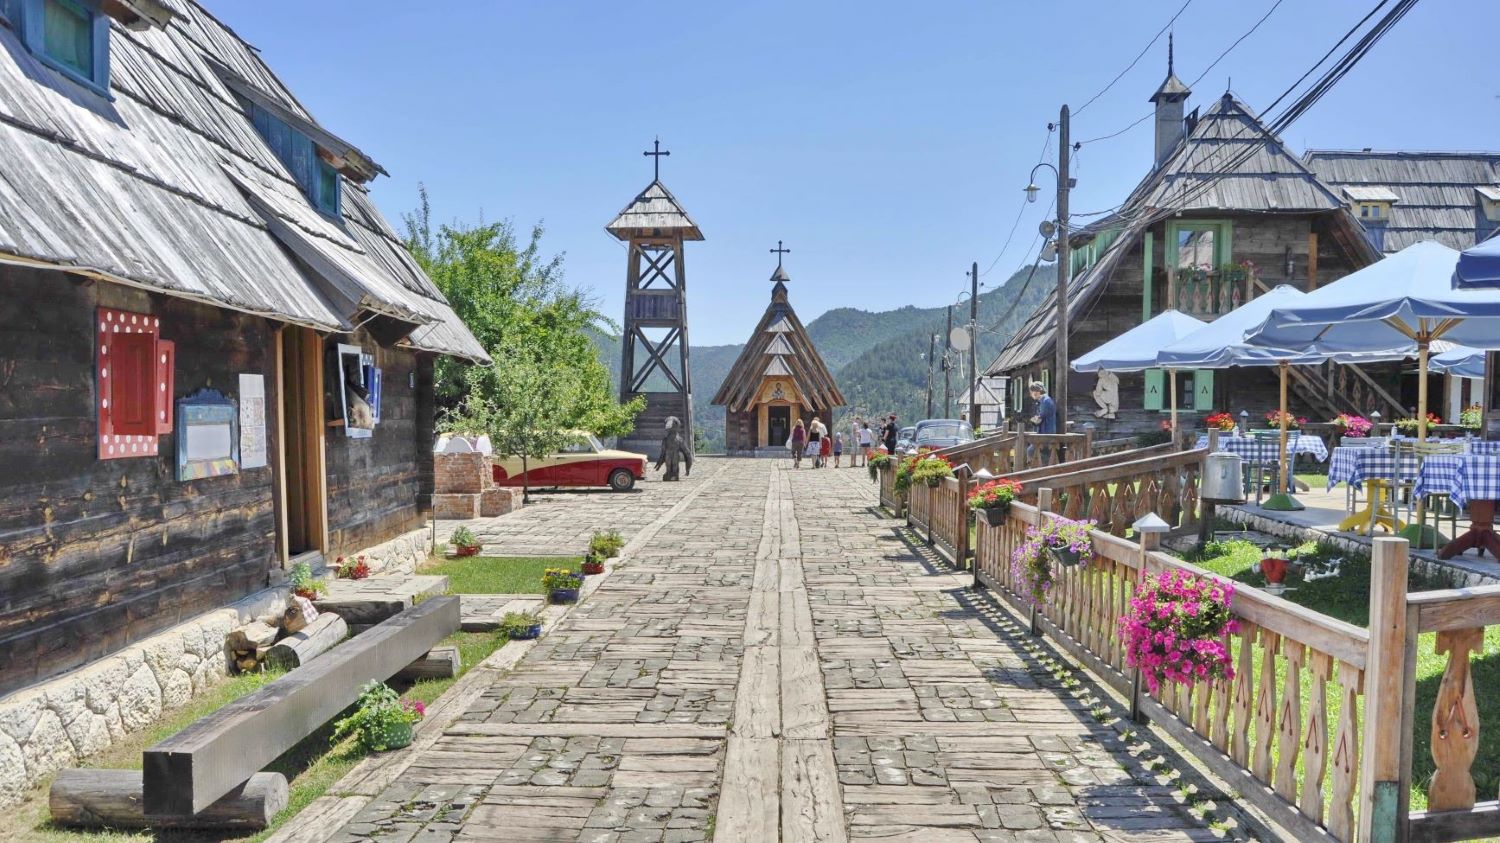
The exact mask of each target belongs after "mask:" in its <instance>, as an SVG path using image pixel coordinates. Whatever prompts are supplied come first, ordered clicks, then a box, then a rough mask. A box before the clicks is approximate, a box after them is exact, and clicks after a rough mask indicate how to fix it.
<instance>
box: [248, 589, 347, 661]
mask: <svg viewBox="0 0 1500 843" xmlns="http://www.w3.org/2000/svg"><path fill="white" fill-rule="evenodd" d="M348 634H349V627H348V624H346V623H345V622H344V619H343V618H341V617H339V616H338V615H335V614H333V613H331V612H319V611H318V610H317V608H316V607H314V606H313V604H312V601H310V600H308V599H307V598H306V597H300V596H297V595H292V598H291V600H290V602H288V603H287V607H286V611H285V612H283V613H282V614H281V616H280V617H276V616H274V615H272V616H267V617H264V618H261V619H260V620H257V621H254V622H252V623H248V624H245V625H244V626H242V627H239V628H238V629H235V630H234V631H232V632H230V633H229V637H228V638H227V639H226V641H225V643H226V645H227V646H228V648H229V654H230V658H231V659H232V660H233V662H234V667H235V669H236V670H238V671H240V672H241V673H246V672H251V671H256V670H260V669H261V666H262V665H266V666H268V667H279V668H285V669H290V668H294V667H297V666H299V665H301V664H303V663H304V662H307V661H310V660H312V659H313V658H314V657H315V656H318V655H321V654H322V653H324V652H326V651H327V650H329V649H331V648H332V647H333V646H334V645H335V644H337V643H339V642H340V641H342V640H344V638H345V637H346V636H347V635H348Z"/></svg>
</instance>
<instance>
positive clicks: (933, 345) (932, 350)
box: [927, 334, 937, 419]
mask: <svg viewBox="0 0 1500 843" xmlns="http://www.w3.org/2000/svg"><path fill="white" fill-rule="evenodd" d="M936 355H937V334H933V335H932V336H931V337H930V338H929V339H928V341H927V418H929V419H930V418H932V367H933V365H934V364H935V363H936V362H937V361H936V360H934V359H933V358H934V357H935V356H936Z"/></svg>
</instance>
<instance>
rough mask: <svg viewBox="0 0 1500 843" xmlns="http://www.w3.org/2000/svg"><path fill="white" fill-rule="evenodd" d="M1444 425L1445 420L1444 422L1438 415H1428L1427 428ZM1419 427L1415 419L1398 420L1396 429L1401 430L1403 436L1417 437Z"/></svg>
mask: <svg viewBox="0 0 1500 843" xmlns="http://www.w3.org/2000/svg"><path fill="white" fill-rule="evenodd" d="M1442 423H1443V420H1442V418H1441V417H1439V416H1438V414H1437V413H1428V414H1427V426H1428V427H1433V426H1435V425H1440V424H1442ZM1417 427H1418V424H1417V420H1416V419H1415V418H1410V419H1396V429H1397V430H1399V431H1401V432H1402V433H1403V434H1406V435H1408V436H1416V435H1417Z"/></svg>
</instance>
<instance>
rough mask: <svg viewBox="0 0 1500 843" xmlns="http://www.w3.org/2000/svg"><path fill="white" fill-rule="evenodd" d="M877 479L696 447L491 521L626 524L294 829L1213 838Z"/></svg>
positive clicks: (510, 546) (578, 526)
mask: <svg viewBox="0 0 1500 843" xmlns="http://www.w3.org/2000/svg"><path fill="white" fill-rule="evenodd" d="M874 491H875V490H874V486H873V485H872V484H871V483H869V481H868V479H867V477H866V474H865V472H864V470H863V469H858V470H854V469H842V470H833V469H824V470H811V469H802V470H800V471H794V470H791V468H790V464H789V463H788V462H787V461H785V460H777V461H772V460H703V461H701V462H700V463H699V464H698V471H696V472H695V475H694V477H692V478H691V479H689V480H688V481H686V482H683V483H680V484H662V483H647V484H644V485H643V487H642V491H641V492H639V493H636V494H630V495H621V494H609V493H598V494H592V495H566V496H564V495H558V496H551V497H548V498H546V499H544V502H543V503H541V504H540V505H538V506H535V507H533V508H531V509H527V510H524V511H522V512H521V513H517V514H514V515H511V516H506V517H504V518H499V519H491V520H489V521H487V522H486V523H485V525H484V528H483V532H481V535H483V536H485V538H486V540H487V541H490V542H494V543H496V544H497V545H500V546H501V547H502V548H503V549H504V552H507V553H509V552H515V551H514V548H515V547H518V546H526V547H535V548H552V550H551V551H550V552H567V551H570V550H573V549H574V548H573V545H574V544H576V543H578V542H580V541H584V542H586V540H587V536H588V533H589V532H590V531H591V530H593V529H594V528H596V527H616V528H618V529H621V530H622V532H624V533H625V534H626V535H627V538H629V537H631V536H636V535H637V534H638V533H639V534H640V535H639V537H638V539H637V541H635V542H633V543H632V545H631V546H627V551H626V552H627V559H626V561H625V563H624V564H623V565H622V566H621V567H619V568H618V569H617V570H614V571H612V572H611V573H610V574H609V576H608V577H607V578H605V580H604V581H603V582H602V584H601V585H600V586H599V587H598V588H597V589H596V590H595V591H593V593H592V594H590V595H588V596H587V597H586V598H585V600H584V601H583V602H582V603H580V604H579V605H578V606H577V607H575V608H574V609H573V610H572V612H571V613H570V614H569V615H568V616H567V617H566V618H564V619H563V620H562V621H561V622H560V623H559V624H558V625H557V626H556V627H555V628H554V629H552V630H551V631H550V632H549V633H548V635H547V636H546V637H545V638H543V639H542V640H541V641H539V642H537V643H536V644H535V645H533V646H532V648H531V649H530V650H529V651H528V652H526V654H525V656H524V658H521V659H520V661H519V663H518V664H516V665H515V667H514V668H513V669H511V670H509V671H506V672H504V673H496V674H494V675H493V678H491V679H488V680H486V681H487V682H488V685H487V686H486V687H484V688H483V689H482V691H480V692H478V693H477V694H475V695H474V696H473V697H472V698H471V700H470V701H469V702H468V703H467V707H466V709H465V710H464V711H463V713H462V714H461V715H459V716H458V717H457V718H456V719H455V720H454V722H452V723H451V724H449V725H448V726H447V727H446V728H445V729H444V730H443V731H442V732H441V734H440V735H439V736H438V737H437V738H436V740H435V741H429V742H427V745H425V746H423V745H422V744H421V743H419V744H418V745H417V746H416V747H414V748H413V749H412V750H409V751H407V752H406V753H395V754H392V756H391V759H392V760H391V763H393V764H395V763H397V762H399V765H400V766H401V767H403V768H404V769H401V771H400V772H399V775H394V776H392V777H391V778H392V780H391V781H389V782H388V783H387V784H383V785H382V786H381V787H382V788H383V790H382V791H379V795H378V796H376V797H375V798H373V799H370V800H369V801H367V802H363V803H361V804H362V805H363V807H362V809H361V810H359V812H358V813H357V814H355V815H353V816H352V818H350V819H348V821H347V822H345V823H343V824H342V826H341V827H338V828H336V829H333V830H332V831H333V833H332V834H331V836H330V835H328V834H322V833H319V834H314V833H312V831H311V830H310V828H311V827H310V825H309V826H308V829H309V830H308V831H307V832H306V833H301V834H299V832H298V830H297V825H296V823H303V821H304V820H303V818H301V817H299V818H298V820H297V821H295V822H294V824H293V826H291V827H290V828H289V829H288V831H289V832H290V835H291V836H290V837H289V838H288V839H297V840H314V839H320V840H321V839H332V840H338V841H355V840H379V841H383V842H384V843H406V841H423V842H424V843H428V842H430V843H446V841H471V840H472V841H486V840H494V841H502V840H503V841H532V840H537V841H540V840H547V841H552V840H568V841H572V840H577V841H595V842H596V843H633V841H656V842H657V843H668V842H669V841H699V840H710V839H712V840H718V841H774V840H797V841H804V840H805V841H824V840H827V841H840V840H851V839H864V838H878V839H881V840H909V841H923V843H927V842H928V841H960V840H961V841H992V840H1006V841H1010V840H1015V841H1057V843H1064V841H1066V842H1067V843H1084V842H1085V841H1104V840H1206V839H1216V838H1217V837H1219V836H1220V835H1219V834H1218V833H1216V832H1214V831H1212V830H1210V829H1208V828H1207V827H1206V825H1205V823H1204V822H1203V821H1202V820H1200V819H1198V818H1196V817H1195V815H1194V814H1193V813H1191V812H1189V811H1188V810H1187V803H1186V802H1185V801H1184V800H1183V799H1182V797H1181V793H1180V788H1178V787H1177V786H1176V785H1174V784H1173V783H1171V782H1170V780H1169V779H1167V778H1166V777H1164V776H1159V775H1158V774H1157V773H1155V772H1152V771H1151V770H1148V769H1147V764H1146V763H1145V762H1143V761H1142V759H1144V758H1151V757H1154V756H1156V755H1157V754H1158V753H1161V752H1163V751H1164V750H1163V748H1162V747H1158V746H1154V745H1152V744H1150V743H1148V742H1147V741H1146V740H1145V739H1143V738H1141V737H1140V736H1138V735H1137V736H1132V737H1130V738H1129V739H1127V738H1123V737H1122V736H1121V735H1120V733H1118V732H1117V731H1116V730H1115V729H1113V728H1111V727H1109V726H1107V725H1105V724H1104V723H1102V722H1101V720H1100V718H1098V717H1096V716H1095V713H1094V709H1096V708H1097V707H1098V706H1099V703H1098V702H1097V701H1090V700H1089V699H1088V695H1087V693H1080V692H1079V690H1078V688H1077V687H1075V686H1077V685H1078V683H1077V682H1076V681H1074V680H1070V679H1059V678H1058V677H1057V675H1055V674H1054V672H1053V671H1054V668H1055V664H1054V663H1053V662H1051V660H1050V658H1049V657H1048V655H1047V653H1048V652H1049V651H1047V650H1046V649H1045V648H1044V647H1038V646H1037V644H1036V643H1034V642H1033V641H1032V640H1031V639H1029V637H1027V636H1026V634H1025V632H1024V630H1022V629H1021V628H1020V627H1019V626H1018V625H1017V624H1016V623H1015V622H1014V621H1013V620H1012V619H1011V618H1010V616H1009V615H1007V614H1005V613H1003V612H1000V611H998V610H997V609H996V607H995V606H994V605H993V603H992V602H990V601H989V600H988V598H986V597H984V596H981V595H976V594H975V593H974V592H971V591H969V590H967V588H966V586H967V585H968V581H969V577H968V576H966V575H960V574H957V573H955V572H953V571H951V570H950V569H947V568H946V567H944V566H942V565H941V564H939V563H937V562H936V561H935V559H934V557H932V556H931V554H930V553H929V552H927V551H926V550H925V549H924V548H920V547H916V546H913V545H911V544H909V543H908V541H907V539H906V538H905V534H904V533H903V531H901V530H900V529H899V526H900V525H899V524H898V522H895V521H891V520H889V519H883V518H881V517H880V516H879V515H878V514H877V513H876V511H875V509H874V501H875V493H874ZM642 530H645V531H646V532H645V533H641V532H640V531H642ZM375 792H377V791H372V792H371V793H372V794H373V793H375ZM309 813H311V812H309ZM308 822H309V823H311V822H313V820H311V819H309V821H308Z"/></svg>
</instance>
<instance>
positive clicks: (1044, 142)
mask: <svg viewBox="0 0 1500 843" xmlns="http://www.w3.org/2000/svg"><path fill="white" fill-rule="evenodd" d="M1055 131H1057V125H1056V124H1054V123H1048V124H1047V136H1046V137H1044V138H1042V151H1041V153H1040V155H1039V156H1038V158H1037V163H1038V164H1040V163H1041V162H1042V161H1043V159H1045V158H1046V157H1047V145H1048V143H1050V142H1051V141H1052V133H1053V132H1055ZM1028 204H1029V200H1026V199H1024V198H1023V199H1022V200H1021V207H1020V208H1017V209H1016V218H1015V221H1014V222H1012V223H1011V224H1010V233H1009V234H1007V235H1005V245H1003V246H1001V247H1000V253H999V254H997V255H995V259H994V260H992V261H990V265H989V267H988V268H986V269H985V270H984V271H983V272H981V273H979V277H980V278H983V277H985V276H986V275H989V274H990V270H992V269H994V268H995V264H998V263H999V262H1000V259H1001V258H1003V257H1005V252H1006V250H1007V249H1009V248H1010V243H1011V239H1012V238H1014V237H1015V236H1016V229H1017V228H1018V227H1019V226H1020V225H1021V217H1022V216H1024V215H1025V214H1026V206H1027V205H1028Z"/></svg>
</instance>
